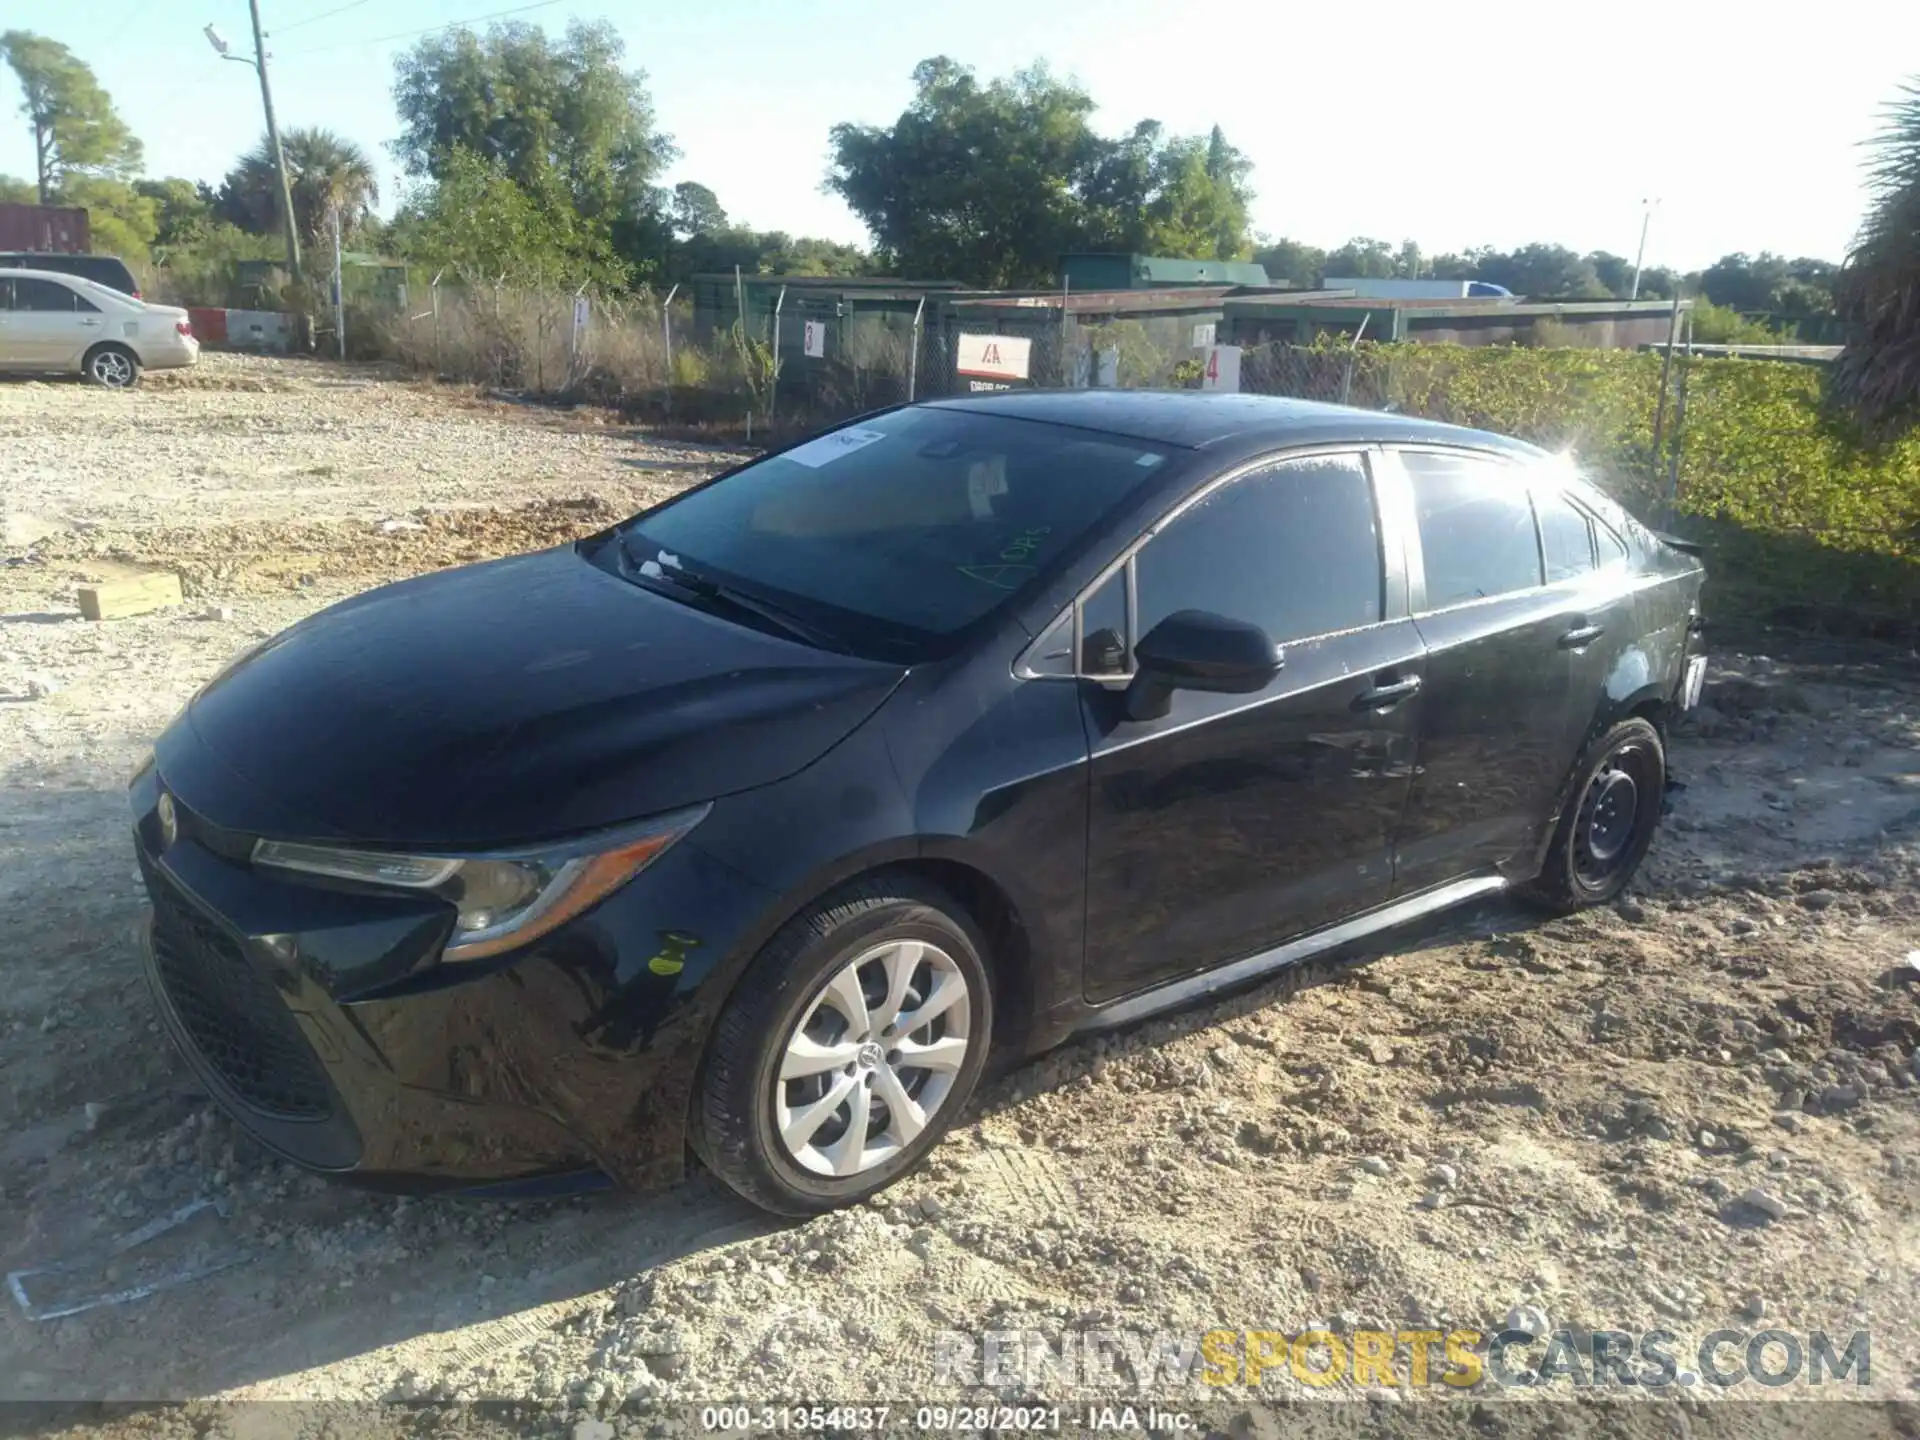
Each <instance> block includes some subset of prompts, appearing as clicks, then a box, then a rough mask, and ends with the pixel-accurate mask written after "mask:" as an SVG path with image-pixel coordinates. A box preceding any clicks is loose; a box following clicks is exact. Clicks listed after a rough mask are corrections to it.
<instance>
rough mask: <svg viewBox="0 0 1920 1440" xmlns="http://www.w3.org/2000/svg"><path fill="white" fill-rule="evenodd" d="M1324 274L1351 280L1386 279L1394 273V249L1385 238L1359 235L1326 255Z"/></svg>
mask: <svg viewBox="0 0 1920 1440" xmlns="http://www.w3.org/2000/svg"><path fill="white" fill-rule="evenodd" d="M1322 270H1323V272H1324V273H1325V274H1327V275H1330V276H1334V277H1336V278H1346V279H1353V280H1386V279H1389V278H1391V277H1392V275H1393V273H1394V249H1393V246H1391V245H1389V244H1388V243H1387V242H1386V241H1385V240H1372V239H1368V238H1367V237H1366V236H1360V237H1357V238H1355V239H1352V240H1349V241H1348V242H1347V243H1346V244H1344V245H1342V246H1341V247H1340V248H1339V249H1338V250H1335V251H1333V252H1332V253H1330V254H1329V255H1328V256H1327V259H1326V264H1325V265H1324V266H1323V267H1322Z"/></svg>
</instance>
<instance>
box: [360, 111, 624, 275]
mask: <svg viewBox="0 0 1920 1440" xmlns="http://www.w3.org/2000/svg"><path fill="white" fill-rule="evenodd" d="M439 168H440V178H439V179H438V180H435V181H432V182H430V183H429V184H427V185H426V186H424V187H422V188H421V189H420V190H419V191H418V192H416V193H415V194H414V195H413V196H411V197H409V200H408V203H407V205H406V206H405V207H404V208H403V210H402V212H401V214H400V216H399V217H398V218H397V219H396V221H395V224H394V227H393V241H394V243H395V245H396V246H397V247H398V248H399V249H400V251H401V253H403V254H405V255H407V256H408V257H409V258H411V259H416V260H419V261H420V262H421V263H423V264H427V265H433V266H436V267H442V268H445V269H448V270H450V271H452V272H453V273H454V274H456V275H458V276H460V277H461V278H462V279H464V280H466V281H467V282H468V283H470V284H479V283H491V282H495V281H504V282H506V283H507V284H511V285H542V286H552V285H567V286H573V285H578V284H580V283H582V282H583V281H592V282H596V283H598V284H602V285H607V286H620V285H624V284H625V283H626V282H627V281H628V279H629V278H630V272H629V271H628V269H627V267H626V266H625V265H624V264H623V263H622V262H621V260H620V259H619V257H618V256H617V255H616V254H615V253H614V249H613V242H612V238H611V235H610V233H609V231H608V227H607V226H606V225H605V224H604V223H602V222H600V221H596V220H593V219H590V218H588V217H586V216H583V215H581V214H580V213H579V212H578V211H576V210H575V209H574V208H573V207H572V205H571V204H570V203H569V199H568V195H567V193H566V191H565V190H564V189H563V188H561V184H560V181H559V179H558V177H557V176H555V175H553V174H552V173H550V172H549V173H547V174H546V175H545V176H543V177H536V179H535V181H534V183H533V186H532V187H531V188H529V187H527V186H524V185H521V184H519V183H518V182H516V181H515V180H514V179H513V178H512V177H511V176H510V175H509V174H508V173H507V170H506V166H505V164H504V163H503V162H501V161H499V160H497V159H488V158H487V157H485V156H482V155H476V154H474V153H473V152H472V151H470V150H466V149H464V148H461V147H459V146H456V147H454V148H453V149H452V150H450V151H449V152H447V154H446V155H445V156H443V157H442V158H441V160H440V162H439Z"/></svg>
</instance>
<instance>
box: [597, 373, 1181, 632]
mask: <svg viewBox="0 0 1920 1440" xmlns="http://www.w3.org/2000/svg"><path fill="white" fill-rule="evenodd" d="M1168 453H1169V452H1168V451H1167V450H1166V449H1165V447H1162V446H1157V445H1151V444H1148V443H1146V442H1144V441H1138V440H1133V439H1128V438H1124V437H1120V436H1110V435H1101V434H1096V433H1093V432H1090V431H1086V430H1078V429H1073V428H1070V427H1067V426H1059V425H1045V424H1036V423H1034V422H1031V421H1026V420H1013V419H1008V418H1006V417H1004V416H998V415H985V414H981V413H978V412H973V411H965V410H948V409H937V408H908V409H904V410H895V411H891V412H889V413H887V414H885V415H880V416H876V417H873V418H870V419H867V420H863V421H861V422H859V423H858V424H856V425H852V426H848V427H846V428H844V429H841V430H836V431H832V432H830V433H828V434H826V435H823V436H820V437H819V438H817V439H814V440H810V441H808V442H807V443H805V444H804V445H800V446H798V447H796V448H794V449H792V450H788V451H786V452H784V453H782V454H779V455H773V456H769V457H768V458H766V459H764V460H761V461H758V462H756V463H754V464H751V465H749V466H747V467H746V468H744V469H742V470H739V471H737V472H735V473H734V474H732V475H729V476H726V477H725V478H723V479H721V480H717V481H715V482H714V483H712V484H711V485H708V486H706V487H704V488H703V489H699V490H695V491H693V492H691V493H690V494H687V495H684V496H682V497H680V498H679V499H677V500H674V501H670V502H668V503H667V504H666V505H664V506H662V507H661V508H659V509H657V510H654V511H652V512H650V513H648V514H646V515H642V516H640V517H639V518H638V519H636V520H634V521H632V522H631V523H630V525H629V526H628V527H626V529H625V532H624V555H625V558H626V559H627V560H629V561H631V562H634V563H636V564H637V565H638V566H639V567H640V569H639V571H638V572H637V573H639V574H642V575H647V576H654V577H658V576H660V575H662V573H663V572H664V571H666V570H674V571H678V572H681V573H683V574H686V575H690V576H694V577H697V578H704V579H706V580H709V581H713V582H717V583H719V584H722V585H727V586H732V587H736V588H737V589H738V590H739V591H740V592H742V593H743V594H744V595H746V596H747V597H749V598H759V599H762V600H767V601H771V602H774V603H776V604H778V605H780V606H782V607H783V608H784V610H785V611H786V612H788V613H790V614H792V615H795V616H798V617H800V618H803V619H804V620H806V621H808V622H810V623H811V625H812V626H813V627H815V628H816V629H817V630H819V631H823V632H827V633H829V634H831V635H833V636H836V637H837V638H838V639H840V640H842V641H844V642H845V648H847V649H850V650H852V651H854V652H855V653H872V654H879V655H884V656H886V657H887V658H902V659H913V658H926V657H929V656H931V655H933V654H936V653H940V652H942V651H944V650H945V649H946V648H948V647H947V645H946V644H944V643H943V642H946V641H948V640H950V638H951V637H953V636H955V635H957V634H958V632H960V631H962V630H964V629H966V628H967V627H968V626H970V625H972V624H974V623H975V622H976V621H979V620H981V619H983V618H985V617H986V616H987V615H988V614H990V613H991V612H993V611H994V610H996V609H998V608H999V607H1000V606H1001V605H1003V604H1005V603H1006V602H1007V601H1009V600H1010V599H1012V598H1013V597H1014V596H1016V595H1018V594H1019V593H1020V592H1021V591H1022V590H1023V589H1025V588H1026V587H1027V586H1028V585H1029V584H1031V583H1033V582H1035V581H1036V580H1037V579H1038V578H1039V577H1040V576H1041V575H1043V574H1044V573H1045V572H1046V571H1047V569H1048V567H1049V566H1051V565H1052V564H1053V562H1054V561H1055V560H1056V559H1058V558H1059V557H1061V556H1062V555H1063V554H1064V553H1065V552H1066V550H1067V549H1068V547H1070V546H1071V545H1073V543H1074V542H1075V541H1077V540H1078V539H1080V538H1081V537H1082V536H1083V535H1085V534H1086V533H1087V531H1088V530H1090V529H1091V528H1092V527H1093V526H1094V525H1095V524H1097V523H1098V522H1099V521H1100V520H1101V519H1102V517H1104V516H1105V515H1107V514H1108V513H1109V512H1111V511H1112V510H1113V509H1114V507H1115V506H1116V505H1118V504H1119V503H1120V502H1121V501H1123V500H1124V499H1126V498H1127V496H1129V495H1130V494H1132V493H1133V492H1134V490H1136V489H1137V488H1138V487H1139V486H1140V485H1141V484H1142V483H1143V482H1144V481H1145V480H1146V479H1147V478H1148V477H1149V476H1151V475H1153V474H1154V473H1155V472H1156V471H1157V470H1158V469H1159V468H1160V467H1161V466H1162V465H1163V464H1164V463H1165V461H1166V459H1167V457H1168ZM669 578H671V577H669Z"/></svg>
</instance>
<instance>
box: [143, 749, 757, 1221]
mask: <svg viewBox="0 0 1920 1440" xmlns="http://www.w3.org/2000/svg"><path fill="white" fill-rule="evenodd" d="M159 783H160V782H159V780H158V777H157V776H156V775H155V774H154V773H153V772H151V771H149V772H148V773H147V774H146V775H145V776H143V777H142V778H141V779H140V780H139V781H136V783H135V787H134V796H133V798H134V810H135V815H136V824H135V848H136V851H137V853H138V856H139V861H140V868H141V872H142V875H143V877H144V879H145V881H146V885H147V889H148V892H149V895H150V896H151V898H152V901H153V916H152V919H151V921H150V924H149V927H148V929H147V943H146V945H145V947H144V949H145V969H146V973H147V977H148V981H149V984H150V986H151V988H152V991H153V994H154V999H155V1003H156V1005H157V1007H158V1009H159V1012H160V1015H161V1018H162V1020H163V1022H164V1024H165V1026H166V1029H167V1031H168V1033H169V1035H170V1036H171V1038H172V1039H173V1041H174V1043H175V1045H176V1046H177V1047H178V1048H179V1050H180V1051H181V1053H182V1055H183V1056H184V1057H185V1058H186V1060H187V1063H188V1064H189V1065H190V1066H191V1067H192V1069H193V1070H194V1072H195V1074H196V1075H197V1076H198V1077H199V1078H200V1080H201V1081H202V1082H203V1083H204V1084H205V1085H206V1087H207V1089H208V1090H209V1091H210V1092H211V1094H212V1095H213V1096H214V1098H215V1100H216V1101H217V1102H218V1103H219V1104H220V1105H221V1107H222V1108H223V1109H225V1110H226V1111H227V1112H228V1113H229V1114H230V1115H231V1116H232V1117H233V1118H234V1119H235V1120H236V1121H237V1122H238V1123H239V1124H240V1125H241V1126H242V1127H243V1128H244V1129H246V1130H247V1131H248V1132H250V1133H251V1134H252V1135H253V1136H254V1137H255V1138H257V1139H258V1140H259V1141H260V1142H261V1143H262V1144H263V1145H265V1146H267V1147H268V1148H269V1149H271V1150H273V1151H274V1152H276V1153H278V1154H279V1155H281V1156H283V1157H285V1158H286V1159H289V1160H291V1161H293V1162H295V1163H296V1164H299V1165H302V1166H305V1167H307V1168H309V1169H313V1170H319V1171H325V1172H329V1173H332V1174H337V1175H341V1176H344V1177H347V1178H350V1179H353V1180H355V1181H357V1182H360V1183H363V1184H369V1185H375V1186H379V1187H381V1188H401V1189H423V1190H424V1189H493V1188H499V1187H501V1186H512V1187H520V1188H521V1189H525V1188H528V1187H541V1186H549V1187H550V1186H556V1185H567V1184H572V1183H576V1182H577V1183H581V1184H590V1183H594V1182H596V1181H597V1182H599V1183H604V1181H605V1179H606V1178H609V1177H610V1178H612V1179H614V1180H616V1181H618V1182H620V1183H622V1184H624V1185H627V1186H630V1187H634V1188H646V1187H651V1186H655V1185H659V1184H664V1183H671V1182H672V1181H673V1180H676V1179H678V1178H679V1177H680V1176H681V1175H682V1174H683V1173H684V1168H685V1122H686V1116H687V1113H688V1106H689V1103H690V1100H691V1095H692V1084H693V1076H694V1071H695V1069H696V1067H697V1065H698V1061H699V1056H700V1049H701V1045H702V1043H703V1042H704V1039H705V1035H706V1031H707V1028H708V1025H709V1024H710V1021H711V1008H712V1004H711V1001H710V997H708V996H707V995H706V994H705V993H704V992H703V990H702V987H701V986H700V983H699V982H700V980H701V979H702V978H704V976H705V974H706V973H708V972H709V971H710V970H711V968H712V965H711V962H708V961H705V960H704V958H702V959H701V961H700V963H693V964H682V965H681V966H680V968H678V969H677V970H672V971H671V972H670V973H662V967H660V966H659V965H657V964H650V963H649V961H650V960H652V961H657V960H658V958H659V953H660V942H659V938H658V935H659V932H660V931H662V930H673V931H674V932H676V933H677V934H680V935H682V936H684V937H688V938H694V939H696V940H697V939H698V937H699V935H700V934H701V933H702V932H701V926H702V925H703V924H704V923H706V922H705V920H704V919H703V917H707V916H711V915H712V914H714V913H715V907H727V908H733V907H738V908H739V909H741V910H746V909H748V908H749V907H750V906H751V905H752V904H753V903H754V901H755V899H756V898H758V897H755V896H754V895H753V894H751V893H750V892H749V887H747V886H746V882H744V881H742V880H741V879H740V878H739V877H738V876H737V875H734V874H733V872H731V871H730V870H727V869H726V867H723V866H720V865H719V864H718V863H717V862H715V861H712V860H710V859H708V858H707V857H705V856H704V855H701V854H700V853H699V852H697V851H693V850H691V849H690V848H689V847H686V846H684V845H683V846H677V847H675V848H674V849H672V850H670V851H668V852H667V854H666V855H664V856H662V857H661V859H660V860H659V861H657V862H656V863H655V865H654V866H652V867H649V869H648V870H647V871H645V872H643V873H642V875H641V876H639V877H638V878H637V879H636V880H635V881H634V882H632V883H630V884H629V885H627V886H626V887H623V888H622V889H621V890H620V891H617V892H615V894H614V895H612V896H610V897H609V898H608V899H607V900H606V901H604V902H602V903H601V905H600V906H599V907H597V908H596V909H594V910H592V911H590V912H588V913H587V914H586V915H583V916H581V917H579V919H577V920H575V921H574V922H572V923H571V924H569V925H567V926H564V927H562V928H561V929H560V930H558V931H555V932H554V933H553V934H552V935H550V936H547V937H545V938H544V939H543V940H542V941H540V942H538V943H536V944H535V945H532V946H530V947H528V948H527V950H526V951H524V952H517V953H515V954H513V955H510V956H506V957H502V959H501V961H500V962H497V963H485V962H483V963H479V964H474V965H461V966H441V965H439V964H438V963H437V957H438V954H439V950H440V946H441V944H442V943H443V942H444V940H445V938H446V935H447V933H448V930H449V928H450V923H451V912H450V911H449V910H447V909H446V907H444V906H443V905H442V904H440V903H439V902H437V901H434V900H431V899H423V898H421V897H417V896H395V895H388V894H384V893H369V892H367V891H365V890H353V889H347V888H324V887H321V886H315V885H308V884H300V883H296V882H290V881H287V880H284V879H282V878H280V877H278V876H275V875H272V874H269V873H265V872H262V871H259V870H256V869H255V868H254V867H252V866H251V865H249V864H247V863H246V861H245V859H244V856H245V854H246V851H247V848H248V846H249V844H250V842H248V841H247V840H246V838H245V837H237V836H232V835H229V834H227V833H226V832H222V831H220V830H219V829H218V827H216V826H214V825H212V824H211V823H210V822H207V821H206V820H204V819H203V818H202V817H200V816H198V815H197V814H195V813H194V812H193V811H191V810H189V809H188V808H187V807H186V806H185V805H184V804H182V803H181V802H180V801H179V800H178V797H176V798H175V802H174V805H175V814H176V815H177V817H178V821H177V829H176V831H175V832H174V833H173V834H172V835H171V837H167V836H163V835H162V834H161V830H160V826H159V822H158V818H157V814H156V809H155V807H156V802H157V797H158V794H159ZM683 852H684V853H683ZM706 933H712V931H711V929H710V928H709V929H708V930H707V931H706ZM675 953H676V954H688V955H692V954H697V952H696V951H692V950H689V949H688V947H686V946H684V945H681V946H680V947H679V948H678V949H676V951H675Z"/></svg>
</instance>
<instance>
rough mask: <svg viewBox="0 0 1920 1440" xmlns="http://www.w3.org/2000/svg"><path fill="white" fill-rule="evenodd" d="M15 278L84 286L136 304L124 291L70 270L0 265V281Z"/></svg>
mask: <svg viewBox="0 0 1920 1440" xmlns="http://www.w3.org/2000/svg"><path fill="white" fill-rule="evenodd" d="M15 276H27V277H29V278H31V279H34V280H58V281H59V282H60V283H61V284H62V285H84V286H86V287H87V288H88V289H89V290H104V291H105V292H106V293H107V294H109V295H115V296H118V297H119V298H120V299H122V300H127V301H133V303H136V304H137V303H138V302H137V301H134V300H133V296H131V295H129V294H127V292H126V291H124V290H116V289H114V288H113V286H111V285H102V284H101V283H100V282H99V281H98V280H95V279H94V278H93V277H92V276H90V275H76V274H74V272H73V271H71V270H34V269H30V268H29V267H27V266H25V265H0V279H11V278H13V277H15Z"/></svg>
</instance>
